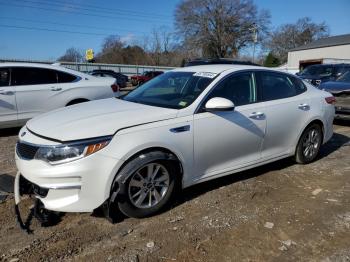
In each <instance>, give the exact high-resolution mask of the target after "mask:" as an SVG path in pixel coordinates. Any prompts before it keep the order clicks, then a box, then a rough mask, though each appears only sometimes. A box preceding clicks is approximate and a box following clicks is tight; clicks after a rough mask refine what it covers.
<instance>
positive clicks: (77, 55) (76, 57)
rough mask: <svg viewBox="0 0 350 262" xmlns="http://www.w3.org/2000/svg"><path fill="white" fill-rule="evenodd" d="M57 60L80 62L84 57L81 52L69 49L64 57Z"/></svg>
mask: <svg viewBox="0 0 350 262" xmlns="http://www.w3.org/2000/svg"><path fill="white" fill-rule="evenodd" d="M57 60H58V61H62V62H82V61H83V60H84V55H83V52H82V51H81V50H78V49H77V48H74V47H71V48H68V49H67V50H66V52H65V53H64V55H63V56H61V57H59V58H58V59H57Z"/></svg>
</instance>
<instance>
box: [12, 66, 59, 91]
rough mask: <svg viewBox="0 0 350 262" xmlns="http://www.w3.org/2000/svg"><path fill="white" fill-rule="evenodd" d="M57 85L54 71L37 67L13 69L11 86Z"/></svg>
mask: <svg viewBox="0 0 350 262" xmlns="http://www.w3.org/2000/svg"><path fill="white" fill-rule="evenodd" d="M53 83H57V76H56V72H55V71H54V70H50V69H45V68H35V67H13V68H12V74H11V85H16V86H20V85H43V84H53Z"/></svg>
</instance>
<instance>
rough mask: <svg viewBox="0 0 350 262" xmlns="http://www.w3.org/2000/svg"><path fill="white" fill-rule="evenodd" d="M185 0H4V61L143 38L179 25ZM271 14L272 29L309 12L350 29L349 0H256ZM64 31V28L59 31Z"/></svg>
mask: <svg viewBox="0 0 350 262" xmlns="http://www.w3.org/2000/svg"><path fill="white" fill-rule="evenodd" d="M180 2H181V0H104V1H101V0H100V1H98V0H0V36H1V38H0V59H1V58H7V59H32V60H51V61H54V60H55V59H57V58H58V57H59V56H61V55H63V54H64V52H65V50H66V49H67V48H70V47H76V48H78V49H81V50H86V49H89V48H92V49H93V50H94V51H95V53H96V52H98V51H99V50H100V49H101V44H102V42H103V39H104V38H105V37H107V36H108V35H112V34H117V35H119V36H120V37H121V39H122V40H123V41H125V42H126V43H134V42H137V41H141V39H142V37H143V36H145V35H149V34H150V33H151V31H152V30H153V29H155V28H159V27H161V26H162V27H165V28H167V29H168V30H170V31H171V30H173V29H174V12H175V9H176V6H177V5H178V4H179V3H180ZM254 2H255V4H256V5H257V6H258V8H259V9H267V10H269V11H270V13H271V28H272V29H273V28H275V27H278V26H279V25H281V24H284V23H294V22H296V20H297V19H298V18H301V17H305V16H309V17H311V18H312V20H313V21H314V22H317V23H320V22H323V21H325V22H326V23H327V24H328V26H329V28H330V33H331V35H340V34H349V33H350V15H349V13H350V0H333V1H329V0H254ZM58 31H59V32H58Z"/></svg>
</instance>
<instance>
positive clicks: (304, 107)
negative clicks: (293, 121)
mask: <svg viewBox="0 0 350 262" xmlns="http://www.w3.org/2000/svg"><path fill="white" fill-rule="evenodd" d="M298 108H299V109H301V110H309V109H310V106H309V105H308V104H305V103H304V104H300V105H298Z"/></svg>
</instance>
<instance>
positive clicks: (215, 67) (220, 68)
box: [173, 64, 280, 74]
mask: <svg viewBox="0 0 350 262" xmlns="http://www.w3.org/2000/svg"><path fill="white" fill-rule="evenodd" d="M245 69H266V70H271V68H265V67H261V66H250V65H235V64H210V65H197V66H187V67H181V68H176V69H174V70H173V71H180V72H210V73H216V74H219V73H222V72H224V71H227V70H230V71H239V70H245ZM271 71H277V70H271ZM277 72H280V71H277Z"/></svg>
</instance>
